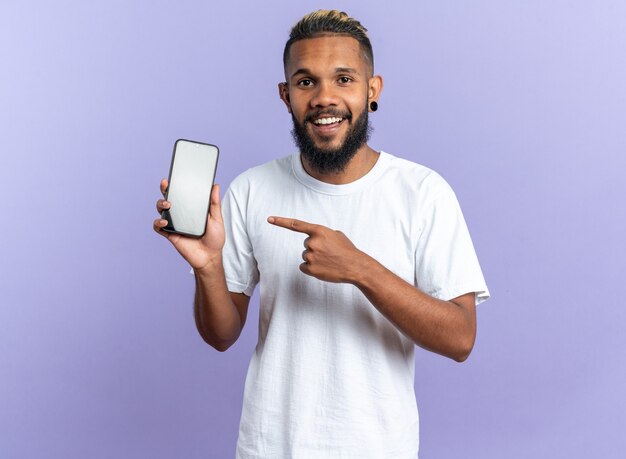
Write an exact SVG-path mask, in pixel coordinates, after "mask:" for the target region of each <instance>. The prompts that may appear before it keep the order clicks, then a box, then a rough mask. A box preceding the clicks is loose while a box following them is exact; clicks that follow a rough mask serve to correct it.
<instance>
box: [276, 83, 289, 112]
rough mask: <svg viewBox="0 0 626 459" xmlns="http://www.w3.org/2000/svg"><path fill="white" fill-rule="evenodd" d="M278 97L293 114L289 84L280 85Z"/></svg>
mask: <svg viewBox="0 0 626 459" xmlns="http://www.w3.org/2000/svg"><path fill="white" fill-rule="evenodd" d="M278 97H280V99H281V100H282V101H283V102H284V103H285V105H286V106H287V111H288V112H289V113H291V103H290V102H289V86H288V85H287V83H284V82H283V83H278Z"/></svg>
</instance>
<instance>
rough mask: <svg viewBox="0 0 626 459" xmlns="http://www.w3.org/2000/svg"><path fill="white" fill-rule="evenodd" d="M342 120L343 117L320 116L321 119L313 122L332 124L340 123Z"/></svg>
mask: <svg viewBox="0 0 626 459" xmlns="http://www.w3.org/2000/svg"><path fill="white" fill-rule="evenodd" d="M341 120H343V118H320V119H317V120H315V121H313V123H315V124H332V123H339V122H340V121H341Z"/></svg>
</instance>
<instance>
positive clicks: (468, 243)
mask: <svg viewBox="0 0 626 459" xmlns="http://www.w3.org/2000/svg"><path fill="white" fill-rule="evenodd" d="M435 179H436V180H437V182H438V183H437V184H436V186H435V187H433V188H434V191H433V193H434V194H433V198H432V199H430V200H428V201H426V203H425V205H424V207H423V209H422V210H421V211H420V216H419V220H420V222H421V223H420V226H421V231H420V235H419V239H418V242H417V249H416V251H415V281H416V285H417V287H418V288H419V289H420V290H422V291H423V292H425V293H427V294H429V295H431V296H433V297H435V298H438V299H441V300H446V301H447V300H451V299H453V298H456V297H458V296H461V295H463V294H466V293H470V292H475V293H476V304H477V305H478V304H480V303H482V302H483V301H485V300H487V299H488V298H489V290H488V289H487V285H486V283H485V279H484V277H483V273H482V270H481V268H480V264H479V262H478V257H477V256H476V252H475V250H474V245H473V243H472V240H471V238H470V234H469V231H468V229H467V225H466V223H465V218H464V217H463V213H462V212H461V207H460V206H459V203H458V200H457V198H456V195H455V194H454V191H453V190H452V188H450V185H448V183H447V182H445V180H444V179H443V178H441V177H440V176H438V175H437V176H436V177H435Z"/></svg>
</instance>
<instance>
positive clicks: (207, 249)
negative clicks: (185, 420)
mask: <svg viewBox="0 0 626 459" xmlns="http://www.w3.org/2000/svg"><path fill="white" fill-rule="evenodd" d="M284 67H285V80H286V81H285V82H283V83H280V84H279V95H280V97H281V99H282V100H283V101H284V103H285V105H286V107H287V110H288V111H289V113H291V116H292V118H293V123H294V128H293V135H294V139H295V141H296V144H297V145H298V147H299V153H297V154H295V155H292V156H288V157H285V158H282V159H278V160H275V161H272V162H270V163H267V164H264V165H262V166H259V167H256V168H253V169H251V170H248V171H246V172H244V173H243V174H241V175H240V176H239V177H237V178H236V179H235V180H234V181H233V183H232V184H231V186H230V188H229V190H228V191H227V193H226V195H225V197H224V203H223V206H222V207H221V206H220V196H219V189H218V187H217V186H215V187H214V189H213V190H212V195H211V215H210V216H209V221H208V227H207V233H206V235H205V236H204V237H203V238H202V239H200V240H196V239H189V238H185V237H181V236H178V235H172V234H169V233H165V232H163V231H162V228H163V226H164V225H165V221H163V220H161V219H157V220H155V222H154V228H155V230H156V231H157V232H159V233H160V234H162V235H163V236H165V237H166V238H167V239H169V240H170V242H172V244H173V245H174V246H175V247H176V249H177V250H178V251H179V252H180V253H181V255H182V256H183V257H184V258H185V259H186V260H187V261H188V262H189V263H190V264H191V266H192V267H193V271H194V273H195V278H196V298H195V314H196V324H197V327H198V331H199V332H200V334H201V335H202V337H203V338H204V340H205V341H206V342H207V343H209V344H210V345H211V346H213V347H215V348H216V349H218V350H220V351H224V350H226V349H228V347H230V346H231V345H232V344H233V343H234V342H235V341H236V340H237V338H238V337H239V334H240V333H241V330H242V328H243V325H244V322H245V320H246V314H247V308H248V301H249V297H250V295H251V294H252V292H253V290H254V288H255V286H256V285H257V283H259V282H260V284H261V292H260V293H261V305H260V308H261V309H260V324H259V341H258V345H257V348H256V351H255V353H254V354H253V356H252V360H251V362H250V367H249V370H248V376H247V378H246V386H245V394H244V406H243V413H242V417H241V426H240V432H239V440H238V445H237V457H240V458H261V457H262V458H288V457H311V458H324V457H359V458H365V457H371V458H396V457H397V458H415V457H416V456H417V452H418V446H419V439H418V436H419V421H418V413H417V406H416V403H415V395H414V390H413V383H414V345H415V344H417V345H418V346H420V347H422V348H424V349H428V350H430V351H433V352H436V353H439V354H442V355H444V356H447V357H450V358H452V359H454V360H456V361H459V362H460V361H463V360H465V359H466V358H467V356H468V355H469V353H470V352H471V349H472V347H473V343H474V339H475V335H476V313H475V305H476V304H478V303H480V302H482V301H484V300H485V299H487V298H488V296H489V293H488V290H487V286H486V284H485V281H484V279H483V276H482V273H481V269H480V266H479V264H478V260H477V258H476V255H475V252H474V249H473V246H472V242H471V240H470V237H469V234H468V231H467V227H466V225H465V221H464V219H463V216H462V213H461V210H460V208H459V206H458V203H457V200H456V197H455V195H454V193H453V191H452V190H451V188H450V187H449V186H448V184H447V183H446V182H445V181H444V180H443V179H442V178H441V177H440V176H439V175H438V174H436V173H435V172H433V171H432V170H430V169H427V168H425V167H423V166H420V165H418V164H415V163H411V162H409V161H406V160H403V159H400V158H397V157H395V156H392V155H390V154H388V153H385V152H382V151H381V152H377V151H375V150H373V149H372V148H370V147H369V146H368V145H367V140H368V134H369V121H368V115H369V112H372V111H376V109H377V107H378V99H379V97H380V93H381V90H382V86H383V82H382V79H381V77H380V76H375V75H374V73H373V71H374V61H373V54H372V48H371V45H370V41H369V39H368V37H367V34H366V29H365V28H364V27H363V26H362V25H361V24H360V23H359V22H358V21H356V20H354V19H352V18H350V17H348V15H346V14H345V13H339V12H337V11H318V12H315V13H311V14H309V15H307V16H305V17H304V18H302V19H301V20H300V22H298V24H296V25H295V26H294V28H293V29H292V32H291V35H290V38H289V41H288V42H287V44H286V46H285V52H284ZM166 187H167V181H166V180H164V181H162V182H161V191H162V192H164V191H165V189H166ZM168 207H169V203H168V202H166V201H164V200H159V201H158V202H157V210H158V211H159V212H161V211H162V210H163V209H167V208H168Z"/></svg>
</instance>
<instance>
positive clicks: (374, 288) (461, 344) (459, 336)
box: [348, 252, 476, 362]
mask: <svg viewBox="0 0 626 459" xmlns="http://www.w3.org/2000/svg"><path fill="white" fill-rule="evenodd" d="M360 253H361V254H362V255H360V256H359V263H360V266H361V271H360V272H358V273H356V272H355V273H354V274H353V277H352V278H351V279H349V280H348V282H350V283H353V284H354V285H356V286H357V287H358V288H359V289H360V290H361V291H362V292H363V293H364V294H365V296H366V297H367V298H368V299H369V300H370V301H371V303H372V304H373V305H374V306H375V307H376V308H377V309H378V310H379V311H380V312H381V313H382V314H383V315H384V316H385V317H387V318H388V319H389V320H390V321H391V322H392V323H394V324H395V325H396V327H398V328H399V329H400V330H402V332H403V333H404V334H405V335H407V336H408V337H409V338H411V339H412V340H413V341H414V342H415V343H416V344H417V345H419V346H420V347H423V348H424V349H427V350H429V351H432V352H436V353H437V354H441V355H445V356H446V357H450V358H451V359H454V360H456V361H457V362H463V361H464V360H466V359H467V357H468V356H469V354H470V353H471V351H472V348H473V347H474V341H475V339H476V307H475V294H474V293H473V292H471V293H466V294H464V295H462V296H459V297H457V298H454V299H452V300H450V301H444V300H439V299H437V298H434V297H432V296H430V295H428V294H426V293H424V292H422V291H421V290H419V289H418V288H416V287H414V286H413V285H411V284H409V283H408V282H406V281H405V280H404V279H402V278H400V277H398V276H397V275H395V274H394V273H392V272H391V271H389V270H388V269H387V268H385V267H384V266H382V265H381V264H380V263H378V262H377V261H376V260H374V259H373V258H371V257H369V256H368V255H366V254H364V253H363V252H360Z"/></svg>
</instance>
